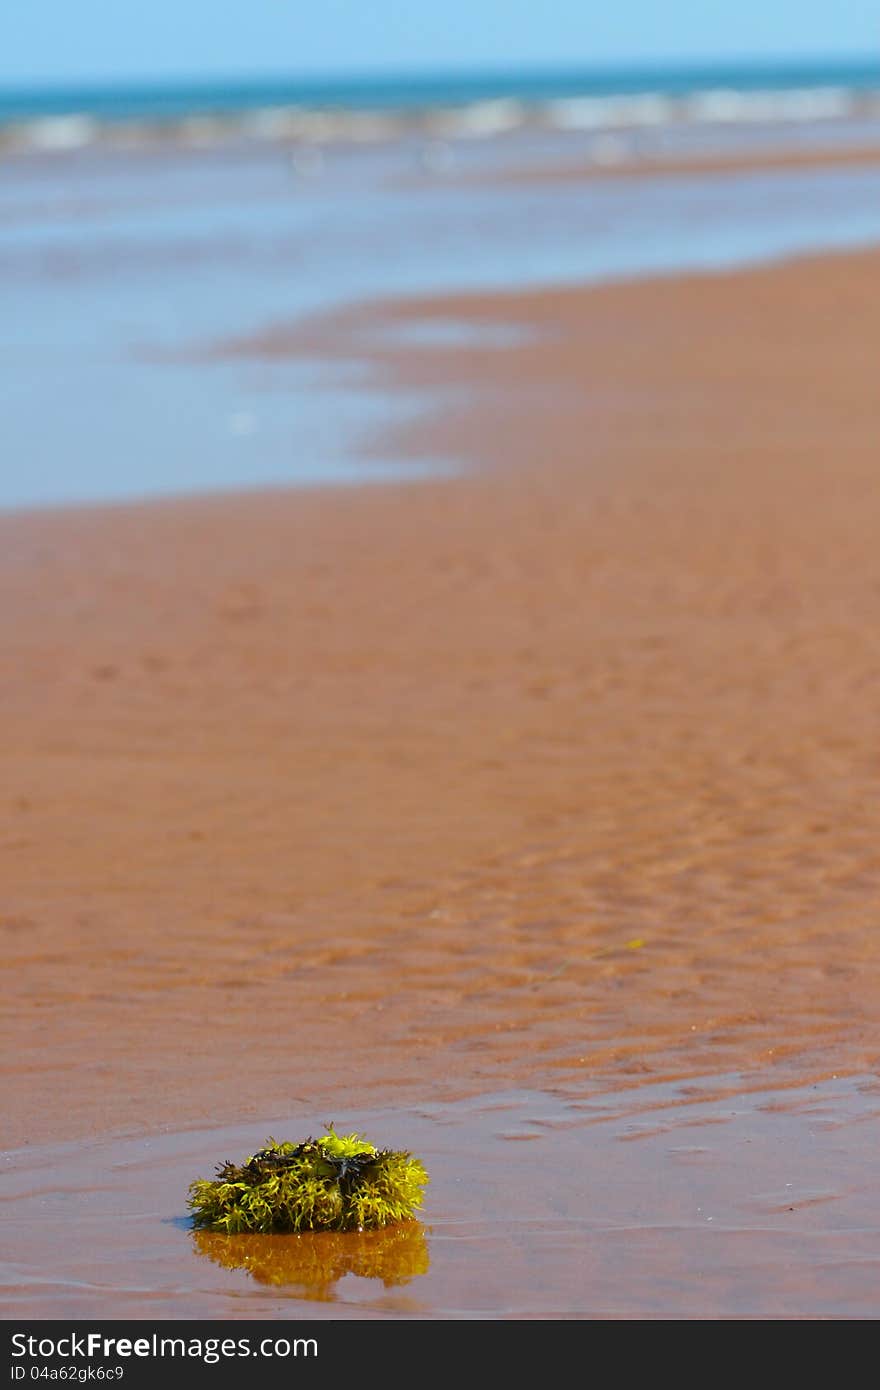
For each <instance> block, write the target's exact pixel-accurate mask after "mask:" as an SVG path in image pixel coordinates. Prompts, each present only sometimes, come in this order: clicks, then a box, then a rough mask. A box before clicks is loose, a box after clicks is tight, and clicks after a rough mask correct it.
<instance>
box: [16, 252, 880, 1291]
mask: <svg viewBox="0 0 880 1390" xmlns="http://www.w3.org/2000/svg"><path fill="white" fill-rule="evenodd" d="M878 269H880V260H878V258H877V257H876V255H865V256H861V257H851V258H840V259H828V260H822V261H813V262H804V263H803V264H797V265H792V266H788V267H785V268H776V269H772V270H762V271H751V272H748V273H741V274H736V275H731V276H728V277H724V276H721V277H714V278H705V279H693V280H689V281H674V280H669V281H666V282H658V283H653V284H643V285H635V286H630V287H621V288H609V289H603V290H592V291H586V290H585V291H580V290H572V291H567V292H558V293H552V294H538V295H531V296H521V297H517V296H511V297H483V298H479V297H478V298H473V297H472V298H470V299H462V300H460V301H450V300H446V301H444V302H443V303H437V304H431V303H425V304H421V305H415V306H412V307H410V308H408V309H407V310H406V311H404V310H403V309H401V308H395V306H387V307H386V308H385V309H383V310H381V311H380V310H375V309H374V310H373V311H371V317H370V320H369V321H370V323H371V324H373V325H375V323H376V322H379V321H381V322H383V323H385V322H387V324H388V325H389V326H393V325H394V324H395V323H396V324H399V323H400V322H401V320H402V319H405V318H409V319H420V320H425V319H427V320H430V319H431V318H432V316H436V317H438V318H440V319H443V320H449V319H450V318H460V319H462V320H464V321H465V322H467V321H471V320H473V321H474V322H478V323H480V324H485V323H489V324H496V325H498V324H501V325H504V324H514V325H523V324H524V325H526V326H527V328H528V330H529V332H528V333H526V334H521V333H518V334H512V335H511V336H510V339H509V341H508V342H507V343H506V345H505V346H504V347H503V348H501V347H497V348H493V349H492V350H488V349H487V348H486V347H485V345H482V346H481V344H480V342H479V337H477V339H476V340H475V342H474V343H473V344H472V345H470V346H469V345H468V344H467V342H464V343H457V344H455V345H454V346H448V347H444V346H443V345H442V343H441V344H439V345H438V344H437V343H434V344H431V342H430V334H428V335H427V340H426V342H427V345H426V346H424V347H421V348H419V347H415V346H414V347H412V348H409V349H407V351H406V353H405V354H402V353H401V352H400V350H399V349H395V348H393V347H389V348H387V349H382V348H380V347H375V348H373V349H366V348H364V347H363V335H362V331H361V330H362V329H363V326H364V319H363V317H362V316H361V317H359V316H358V315H357V314H352V315H350V316H349V317H348V318H347V319H346V318H343V319H341V320H339V321H337V322H335V323H333V324H330V325H320V326H319V327H318V328H316V330H315V335H316V338H317V339H318V340H320V341H321V342H323V343H324V344H327V343H333V344H335V345H336V350H337V351H339V352H351V354H352V355H358V354H362V353H364V352H367V353H368V355H369V357H370V361H371V363H372V367H373V370H375V371H376V372H379V373H381V374H382V375H383V377H386V376H387V378H388V380H390V381H391V382H394V383H397V384H398V385H399V386H400V389H407V388H411V387H413V386H418V387H420V388H421V387H423V386H427V385H439V386H442V387H444V388H447V389H448V395H447V396H446V397H444V403H443V405H442V406H441V407H440V408H438V411H437V414H436V418H435V419H433V421H432V422H431V423H430V424H429V425H428V426H426V425H424V424H423V425H421V426H420V427H419V430H418V432H417V433H415V434H413V435H412V436H411V437H410V438H408V439H404V440H400V441H399V447H400V449H401V452H402V453H404V454H405V455H407V456H410V457H411V456H413V454H414V452H418V451H419V450H421V451H422V452H424V454H425V455H433V456H444V457H448V456H456V457H462V456H463V457H466V458H467V459H469V460H470V461H471V463H472V464H473V465H474V466H473V469H472V471H471V472H470V473H469V474H467V475H465V476H461V477H453V478H447V479H443V480H436V481H432V482H419V483H418V484H414V485H412V486H396V485H389V486H387V487H384V486H383V487H381V488H380V487H374V488H370V489H364V490H351V491H346V492H337V491H333V490H329V491H326V492H322V491H314V492H307V493H291V494H287V495H284V494H277V495H272V494H263V495H257V494H255V495H252V496H245V497H242V498H240V499H239V498H226V499H213V500H212V499H194V500H191V501H179V502H174V503H168V504H162V503H157V504H150V505H143V506H139V507H138V506H135V507H128V508H126V507H120V508H115V509H114V508H108V509H105V510H100V509H96V510H91V511H89V510H81V511H74V512H67V513H65V512H58V513H54V514H52V513H42V514H37V513H34V514H31V515H24V514H22V515H20V516H17V517H11V516H7V517H4V518H3V519H2V521H0V580H2V599H0V617H2V623H3V639H2V653H3V657H2V661H3V670H2V680H3V728H4V743H5V750H6V751H5V754H4V779H3V782H4V785H3V790H2V794H0V840H2V844H3V857H4V865H5V868H4V877H3V888H2V897H0V927H2V932H3V939H4V960H5V964H6V966H7V984H6V987H5V990H4V997H5V1013H6V1017H7V1025H6V1031H5V1034H4V1057H5V1063H4V1066H5V1073H6V1074H5V1078H4V1082H5V1093H6V1097H7V1099H6V1102H5V1123H4V1133H5V1136H6V1144H7V1146H9V1147H10V1148H20V1147H22V1146H25V1145H47V1144H52V1143H55V1142H57V1141H62V1140H83V1139H85V1138H86V1137H88V1136H96V1135H97V1136H105V1138H106V1139H107V1140H108V1141H109V1140H110V1139H111V1138H113V1137H114V1136H115V1137H117V1138H118V1137H120V1136H124V1135H129V1136H132V1135H141V1136H146V1135H150V1134H151V1133H153V1134H155V1133H159V1132H163V1131H165V1130H177V1129H192V1128H194V1127H210V1126H215V1125H243V1124H245V1123H246V1122H249V1121H254V1120H258V1119H259V1120H261V1119H262V1117H263V1116H266V1115H279V1114H282V1115H284V1114H295V1115H298V1116H305V1115H311V1116H313V1117H314V1119H313V1121H312V1127H316V1126H317V1125H319V1124H320V1123H321V1122H322V1121H324V1120H331V1119H335V1120H337V1121H345V1119H346V1117H347V1115H348V1114H349V1113H351V1111H352V1108H354V1109H356V1110H357V1109H360V1108H363V1107H389V1106H392V1107H408V1108H409V1109H410V1110H411V1111H413V1113H416V1111H417V1109H418V1107H424V1106H429V1107H430V1106H443V1105H447V1104H453V1103H459V1102H461V1103H464V1102H466V1101H467V1100H468V1098H472V1099H478V1098H479V1097H480V1096H482V1095H491V1094H498V1093H502V1094H506V1093H509V1092H511V1091H515V1092H517V1093H519V1092H524V1091H525V1092H528V1093H530V1094H538V1093H542V1094H544V1095H545V1096H549V1097H555V1098H556V1102H557V1103H558V1104H559V1105H560V1106H564V1105H568V1104H574V1105H580V1104H582V1103H583V1104H587V1103H592V1101H593V1100H594V1099H595V1098H597V1097H601V1096H603V1095H615V1094H617V1095H620V1094H621V1093H622V1092H623V1091H632V1092H633V1101H634V1103H637V1100H638V1096H639V1094H644V1096H645V1098H646V1100H647V1099H649V1098H650V1097H651V1096H653V1095H656V1094H657V1092H656V1089H655V1088H656V1087H658V1086H662V1085H666V1084H680V1083H683V1082H685V1081H688V1080H691V1079H694V1078H699V1079H700V1084H701V1086H702V1087H703V1088H708V1090H707V1094H708V1096H709V1098H711V1096H712V1095H713V1094H717V1095H719V1096H721V1095H728V1094H730V1093H731V1091H735V1092H738V1093H740V1094H741V1095H746V1093H749V1092H752V1091H767V1090H774V1091H782V1090H784V1089H785V1088H789V1087H803V1086H811V1085H816V1084H817V1083H819V1082H822V1081H824V1080H825V1079H828V1080H829V1084H832V1083H831V1082H830V1078H832V1077H833V1076H835V1075H836V1076H837V1077H838V1078H842V1077H845V1076H849V1077H861V1078H863V1081H862V1082H861V1083H860V1084H870V1078H871V1076H872V1075H873V1074H874V1072H875V1070H876V1067H877V1060H878V1056H880V1041H878V1040H880V1029H878V1024H880V968H878V966H880V936H878V933H877V914H878V886H880V849H878V845H880V795H878V792H880V760H878V755H877V737H876V735H877V720H878V691H880V549H878V546H877V536H878V534H880V491H878V488H877V478H876V469H877V408H876V400H877V396H876V358H877V324H878V322H880V276H878ZM313 345H314V344H311V345H310V344H306V345H305V346H306V348H307V349H309V348H310V347H311V346H313ZM302 348H303V344H302V343H300V342H297V341H294V340H291V341H290V342H286V341H285V340H284V339H283V338H282V339H280V340H279V339H278V337H277V336H276V337H274V338H273V339H272V340H271V342H270V343H268V344H266V343H263V344H261V343H260V342H259V341H257V342H255V343H253V344H251V345H249V346H248V347H247V349H246V350H248V351H251V352H254V353H257V354H259V353H260V352H261V351H271V352H273V353H277V352H298V351H300V350H301V349H302ZM238 350H241V347H240V345H239V349H238ZM731 1078H734V1080H733V1081H731ZM864 1078H868V1082H865V1081H864ZM835 1094H838V1093H835ZM839 1094H840V1097H841V1098H840V1099H839V1104H840V1106H842V1108H843V1110H844V1111H845V1110H846V1105H847V1094H848V1093H847V1092H842V1093H839ZM859 1094H861V1093H859ZM743 1103H744V1104H745V1103H747V1104H748V1105H749V1106H751V1105H752V1102H751V1101H748V1102H745V1101H744V1102H743ZM414 1107H415V1110H413V1108H414ZM464 1113H465V1114H466V1113H468V1112H466V1111H465V1112H464ZM465 1129H466V1125H465ZM851 1133H852V1134H853V1135H857V1133H858V1131H857V1130H856V1129H853V1130H852V1131H851ZM261 1137H265V1136H261ZM380 1138H383V1136H380ZM467 1144H468V1140H467V1135H466V1133H462V1134H457V1137H456V1154H457V1156H458V1159H460V1161H461V1162H462V1163H464V1165H465V1166H467V1163H468V1147H467ZM513 1147H514V1149H515V1151H516V1153H517V1154H519V1153H521V1152H524V1151H525V1149H526V1148H527V1147H528V1146H513ZM869 1147H871V1146H868V1145H865V1146H864V1149H858V1151H857V1152H858V1153H861V1154H862V1158H863V1162H864V1172H863V1176H864V1177H865V1180H867V1177H868V1174H869V1172H870V1160H871V1153H869V1152H868V1149H869ZM583 1152H584V1153H586V1152H587V1149H586V1148H585V1149H584V1150H583ZM193 1157H195V1156H194V1155H193ZM217 1157H218V1158H221V1157H226V1155H225V1154H224V1155H220V1154H218V1155H217ZM211 1158H212V1159H213V1154H212V1155H211ZM493 1161H494V1160H493ZM567 1161H568V1160H567ZM571 1161H572V1162H574V1161H575V1160H571ZM847 1161H848V1162H849V1161H850V1160H849V1159H848V1160H847ZM451 1167H452V1162H451V1160H450V1171H451ZM517 1171H519V1172H520V1175H521V1177H523V1180H525V1179H526V1178H527V1177H528V1174H527V1173H526V1174H523V1171H522V1170H517V1169H514V1170H513V1172H514V1173H515V1172H517ZM513 1180H514V1179H513V1178H511V1181H513ZM768 1181H769V1178H768ZM853 1181H857V1180H856V1179H853ZM774 1182H775V1179H774ZM831 1185H832V1188H835V1190H836V1183H835V1181H832V1184H831ZM776 1186H778V1184H776ZM721 1190H722V1191H723V1184H722V1189H721ZM773 1190H774V1191H775V1190H776V1188H775V1187H774V1189H773ZM810 1190H812V1188H811V1189H810ZM752 1196H753V1197H754V1200H756V1201H757V1200H759V1199H758V1197H756V1196H754V1194H752ZM777 1196H778V1193H777ZM449 1200H450V1201H451V1198H450V1199H449ZM670 1200H671V1198H670V1196H669V1193H668V1192H667V1191H666V1190H665V1189H657V1190H656V1191H654V1192H653V1196H651V1197H650V1198H649V1197H648V1196H647V1195H646V1196H645V1200H644V1203H643V1205H642V1207H640V1208H639V1211H641V1212H642V1218H641V1219H643V1220H644V1226H645V1229H644V1231H643V1232H642V1236H641V1237H640V1239H641V1240H642V1241H643V1243H644V1242H647V1243H648V1244H650V1241H651V1239H653V1237H651V1236H650V1234H649V1233H650V1231H652V1230H655V1228H656V1227H657V1224H658V1223H659V1224H660V1226H663V1224H664V1222H665V1220H666V1218H667V1217H668V1216H669V1212H668V1211H667V1209H666V1208H667V1204H668V1202H669V1201H670ZM750 1200H752V1199H751V1198H750ZM768 1200H769V1199H768ZM774 1200H775V1199H774ZM872 1200H873V1202H874V1205H873V1217H874V1228H876V1226H877V1220H876V1216H877V1208H876V1196H875V1197H874V1198H873V1199H872ZM444 1210H445V1211H447V1212H448V1213H449V1219H450V1220H452V1219H453V1215H452V1208H451V1207H450V1206H449V1205H448V1204H447V1206H446V1207H444ZM546 1217H547V1213H546V1212H545V1211H544V1209H543V1207H542V1208H541V1209H540V1210H539V1211H537V1213H536V1219H537V1220H538V1221H543V1220H544V1219H545V1218H546ZM570 1217H571V1212H570V1210H569V1208H568V1207H566V1208H565V1209H564V1211H563V1212H562V1215H561V1220H562V1221H563V1224H565V1223H566V1222H568V1221H569V1219H570ZM467 1219H470V1218H469V1217H468V1218H467ZM635 1219H636V1218H635V1217H633V1220H635ZM636 1224H638V1222H636ZM762 1239H763V1237H762ZM873 1241H874V1243H873V1246H871V1250H872V1251H873V1253H871V1255H870V1258H871V1259H876V1251H877V1249H878V1241H877V1237H876V1233H875V1235H874V1237H873ZM869 1244H870V1242H869ZM555 1258H556V1255H553V1256H552V1257H551V1256H548V1262H549V1263H552V1260H553V1259H555ZM646 1258H648V1259H650V1255H648V1256H646ZM658 1258H659V1257H658ZM695 1258H696V1256H695ZM432 1263H433V1256H432ZM217 1277H220V1276H219V1275H218V1276H217ZM855 1278H856V1275H855V1274H853V1279H855ZM658 1296H659V1295H658ZM720 1297H721V1296H720V1295H719V1298H720ZM465 1301H466V1300H465ZM722 1301H723V1300H722ZM843 1301H844V1302H846V1299H845V1298H844V1300H843ZM435 1306H436V1307H438V1308H442V1309H444V1310H445V1311H446V1312H448V1311H449V1307H450V1305H449V1304H448V1302H447V1301H446V1295H443V1296H442V1297H440V1298H439V1301H438V1303H437V1304H436V1305H435ZM511 1306H512V1305H510V1304H509V1303H505V1302H504V1300H503V1299H502V1300H500V1301H499V1303H498V1305H497V1309H496V1311H503V1310H504V1309H505V1308H509V1307H511ZM561 1306H562V1305H561V1304H560V1303H559V1299H558V1298H556V1299H555V1301H554V1299H553V1298H551V1299H549V1300H548V1302H547V1304H546V1308H545V1305H543V1304H541V1305H539V1304H538V1303H536V1304H535V1305H534V1306H533V1309H532V1311H534V1312H536V1313H538V1314H539V1315H540V1313H541V1311H542V1309H543V1310H544V1311H546V1310H547V1309H549V1308H551V1307H552V1308H555V1309H556V1310H557V1311H558V1310H559V1308H560V1307H561ZM592 1306H595V1305H592ZM673 1306H678V1305H676V1300H675V1297H674V1296H673V1295H672V1294H670V1298H669V1301H668V1303H667V1307H673ZM739 1306H740V1305H739V1304H737V1307H739ZM805 1306H806V1305H805ZM516 1307H517V1308H518V1309H519V1310H520V1312H522V1311H523V1306H522V1303H521V1301H520V1302H517V1303H516ZM859 1307H860V1310H861V1311H864V1308H863V1307H862V1305H859ZM569 1311H570V1310H569ZM583 1311H584V1309H583V1308H582V1309H581V1312H583ZM872 1311H874V1312H876V1307H875V1308H874V1309H873V1310H872ZM527 1312H528V1310H526V1313H527Z"/></svg>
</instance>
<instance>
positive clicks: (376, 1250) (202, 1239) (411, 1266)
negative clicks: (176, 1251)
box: [192, 1221, 429, 1302]
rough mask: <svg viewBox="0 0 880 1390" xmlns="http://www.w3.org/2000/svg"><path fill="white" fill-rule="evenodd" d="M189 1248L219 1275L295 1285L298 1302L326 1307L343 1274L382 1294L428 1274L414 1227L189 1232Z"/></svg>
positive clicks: (425, 1255) (421, 1238)
mask: <svg viewBox="0 0 880 1390" xmlns="http://www.w3.org/2000/svg"><path fill="white" fill-rule="evenodd" d="M192 1237H193V1242H194V1244H195V1247H196V1249H197V1250H198V1252H199V1254H200V1255H206V1256H207V1257H208V1259H209V1260H213V1261H214V1263H215V1264H218V1265H223V1267H224V1268H225V1269H246V1270H247V1272H248V1274H250V1276H251V1278H252V1279H256V1281H257V1283H258V1284H273V1285H275V1286H280V1285H283V1284H293V1285H297V1286H298V1287H299V1289H300V1291H301V1294H302V1296H303V1297H304V1298H310V1299H314V1300H316V1301H328V1302H329V1301H331V1300H332V1299H333V1298H334V1297H335V1292H334V1287H333V1286H334V1285H335V1284H336V1283H337V1282H338V1280H340V1279H342V1278H343V1277H344V1276H345V1275H346V1274H355V1275H358V1276H359V1277H360V1278H361V1279H381V1280H382V1283H383V1284H384V1285H385V1287H386V1289H390V1288H393V1287H394V1286H395V1285H400V1284H408V1283H409V1281H410V1280H411V1279H415V1278H416V1277H417V1276H418V1275H419V1274H427V1272H428V1264H429V1257H428V1242H427V1240H426V1239H425V1233H424V1230H423V1228H422V1226H421V1224H420V1223H419V1222H418V1221H405V1222H401V1224H400V1225H397V1226H385V1227H384V1228H383V1229H382V1230H378V1231H346V1232H339V1231H307V1232H304V1233H302V1234H299V1235H248V1234H242V1235H234V1236H227V1235H223V1234H221V1233H220V1232H219V1231H205V1230H195V1231H193V1233H192Z"/></svg>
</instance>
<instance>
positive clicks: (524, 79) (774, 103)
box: [0, 54, 880, 146]
mask: <svg viewBox="0 0 880 1390" xmlns="http://www.w3.org/2000/svg"><path fill="white" fill-rule="evenodd" d="M878 94H880V54H878V55H875V56H873V57H871V58H858V59H854V60H852V61H828V62H817V61H813V62H809V63H804V62H801V63H794V64H782V63H779V62H775V63H751V64H749V63H743V62H740V63H715V64H703V65H697V66H688V67H682V66H679V67H675V66H666V67H657V66H654V67H640V68H608V67H606V68H601V69H592V70H591V69H586V70H583V69H567V70H559V69H556V70H537V71H528V70H510V71H504V70H496V71H493V72H457V73H450V72H438V73H428V74H423V75H416V76H404V75H395V74H390V75H388V76H381V77H371V78H358V77H341V78H334V79H329V78H328V79H324V80H311V81H304V80H301V79H300V80H298V79H296V78H291V79H290V80H289V81H279V80H277V79H275V80H271V81H266V80H263V81H241V80H238V81H236V80H229V81H226V82H211V83H206V82H199V81H193V82H190V83H179V82H178V83H174V84H164V85H159V84H152V85H150V84H140V85H137V86H126V87H112V86H105V87H82V88H54V89H46V88H41V89H7V90H5V91H3V90H0V133H5V135H6V137H7V139H10V140H14V141H20V142H23V143H28V142H33V143H34V144H36V145H38V146H39V145H41V144H43V143H49V144H51V143H52V141H53V140H57V141H59V142H60V143H64V142H65V141H66V142H69V143H77V142H79V141H80V140H83V139H94V138H97V137H98V136H99V135H100V134H101V133H113V132H114V131H115V133H116V134H117V135H118V134H119V133H120V130H121V129H122V128H123V127H124V128H126V133H127V134H128V135H129V136H130V135H131V134H132V133H133V132H139V133H140V135H141V136H142V137H143V138H147V137H148V136H149V134H150V133H153V134H156V133H163V132H164V133H166V134H167V133H168V131H169V130H173V131H174V132H175V134H176V135H178V136H182V137H184V138H185V137H186V136H187V134H189V135H191V136H192V137H193V138H194V139H196V140H200V139H202V140H203V139H205V138H206V137H208V136H209V135H210V133H211V131H212V130H214V131H216V132H221V131H222V132H223V133H225V134H228V132H229V131H230V130H231V129H238V130H241V131H246V132H250V133H252V134H262V135H264V136H269V135H272V134H273V133H274V134H276V135H280V134H284V135H288V136H290V135H297V134H299V135H303V136H308V135H310V134H319V135H320V138H321V139H327V138H331V137H332V136H333V135H334V134H335V135H340V136H344V137H348V136H350V135H351V134H352V133H353V132H356V131H358V130H359V131H360V133H361V134H362V135H366V137H367V138H370V136H371V135H373V134H380V135H382V136H386V135H387V134H388V132H389V131H390V130H395V131H397V132H399V131H401V130H403V129H413V128H417V127H421V128H422V129H432V128H437V127H438V126H442V128H443V129H445V130H446V131H447V132H454V133H458V134H463V135H466V134H468V133H471V134H482V133H484V132H485V131H487V130H493V131H495V130H498V129H513V128H519V127H523V126H534V125H537V126H543V127H550V128H562V129H568V128H571V127H573V126H574V127H580V128H595V127H602V126H608V125H620V124H623V125H648V126H656V125H660V124H664V123H668V122H675V123H677V124H681V123H689V122H704V121H706V120H713V121H714V120H721V121H725V122H730V121H735V122H748V121H752V120H756V119H757V120H766V119H774V120H794V121H799V120H813V119H816V118H827V117H829V116H831V117H842V116H849V117H853V116H857V115H858V114H860V113H865V112H869V113H871V114H874V115H876V114H877V101H878ZM376 118H382V119H381V120H378V121H377V119H376ZM65 120H66V121H67V122H68V125H67V127H66V129H65V127H64V125H63V122H64V121H65ZM212 121H213V122H215V125H214V126H213V127H212V125H211V122H212ZM188 123H189V124H188Z"/></svg>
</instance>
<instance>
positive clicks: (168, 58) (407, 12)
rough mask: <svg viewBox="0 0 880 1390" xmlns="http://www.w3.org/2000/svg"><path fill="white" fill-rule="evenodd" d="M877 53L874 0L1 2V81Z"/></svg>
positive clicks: (879, 16) (879, 23)
mask: <svg viewBox="0 0 880 1390" xmlns="http://www.w3.org/2000/svg"><path fill="white" fill-rule="evenodd" d="M828 56H838V57H865V58H872V57H875V56H880V4H878V0H846V3H844V4H839V3H838V4H829V3H828V0H738V3H730V0H604V2H603V3H598V0H543V2H542V0H445V3H444V4H440V3H435V0H320V2H319V3H310V2H309V0H145V3H141V4H137V3H132V0H6V3H5V4H0V85H5V86H10V85H14V86H19V85H28V84H33V83H42V82H50V83H55V82H60V83H64V82H71V83H76V82H89V81H96V82H114V81H121V82H124V81H128V80H132V79H137V80H141V79H173V78H204V79H206V80H208V79H211V78H214V77H222V76H235V75H241V76H261V75H266V76H287V75H290V76H300V75H301V76H318V75H342V74H354V73H365V74H368V73H382V72H413V73H415V72H425V71H431V70H432V69H433V70H435V71H436V70H438V69H464V68H467V69H473V68H479V67H486V66H491V67H496V68H503V67H520V66H525V65H528V66H541V67H544V66H568V67H573V66H582V65H583V66H592V65H602V64H604V65H608V64H615V65H620V64H633V65H637V64H639V63H653V62H663V61H668V60H677V61H680V62H682V63H686V62H690V61H699V60H700V59H722V58H741V57H744V58H755V57H765V58H772V59H780V58H790V59H792V60H797V59H804V58H811V57H817V58H822V57H828Z"/></svg>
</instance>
